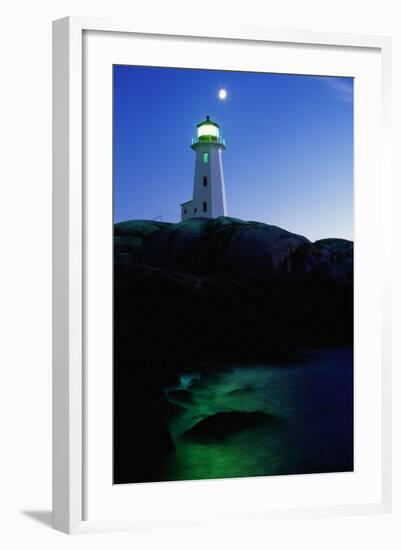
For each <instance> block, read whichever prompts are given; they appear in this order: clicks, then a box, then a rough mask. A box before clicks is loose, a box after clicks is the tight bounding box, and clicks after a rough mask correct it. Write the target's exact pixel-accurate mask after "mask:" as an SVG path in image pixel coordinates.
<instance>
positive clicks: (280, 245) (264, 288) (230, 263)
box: [114, 217, 353, 483]
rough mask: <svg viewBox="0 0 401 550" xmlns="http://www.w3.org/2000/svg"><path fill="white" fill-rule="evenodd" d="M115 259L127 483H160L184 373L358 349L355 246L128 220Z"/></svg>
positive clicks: (118, 450) (239, 228)
mask: <svg viewBox="0 0 401 550" xmlns="http://www.w3.org/2000/svg"><path fill="white" fill-rule="evenodd" d="M114 256H115V263H114V328H115V330H114V366H115V384H114V386H115V389H114V391H115V397H116V399H115V422H114V429H115V434H116V438H117V437H118V440H119V442H120V443H119V444H118V445H116V446H115V457H114V458H115V462H114V463H115V481H116V482H121V483H123V482H130V481H140V480H149V479H157V475H156V474H155V472H156V470H157V468H161V467H162V464H161V463H159V462H158V459H157V457H163V456H165V455H166V453H168V452H171V451H172V450H173V449H174V445H173V442H172V440H171V437H170V434H169V431H168V427H167V423H166V416H167V415H166V405H165V403H164V397H163V393H162V387H163V386H164V385H169V384H170V383H171V381H173V380H175V379H176V378H177V375H178V373H179V372H182V371H184V370H185V369H189V368H191V367H196V369H197V368H198V367H199V365H201V364H202V363H205V364H206V365H211V364H213V365H222V364H224V363H227V362H228V361H231V360H240V361H241V360H243V359H244V360H249V359H252V360H253V359H257V360H260V361H264V360H268V359H269V358H271V357H274V358H275V360H278V359H277V358H279V357H280V356H281V355H282V351H283V350H284V351H285V353H288V352H289V351H291V350H292V349H293V348H294V347H302V346H313V345H333V344H334V345H336V344H348V343H351V342H352V338H353V243H352V242H350V241H345V240H342V239H323V240H320V241H317V242H315V243H312V242H310V241H309V240H308V239H306V238H305V237H302V236H300V235H295V234H293V233H290V232H288V231H285V230H284V229H280V228H279V227H275V226H271V225H266V224H263V223H258V222H246V221H242V220H237V219H233V218H225V217H223V218H218V219H215V220H213V219H204V218H198V219H191V220H187V221H185V222H181V223H178V224H168V223H161V222H153V221H129V222H122V223H119V224H116V225H115V228H114ZM285 353H284V355H283V357H285ZM284 364H285V363H284ZM182 401H183V400H181V402H182ZM170 412H171V411H170ZM145 418H146V425H145V424H144V419H145ZM222 418H223V417H222ZM246 418H248V417H246ZM249 418H251V417H249ZM205 420H207V419H205ZM242 421H243V419H242V420H241V422H242ZM218 422H220V420H219V421H218ZM149 455H152V457H153V459H154V461H155V464H152V463H151V462H149V460H148V456H149ZM133 472H135V474H133ZM155 476H156V477H155Z"/></svg>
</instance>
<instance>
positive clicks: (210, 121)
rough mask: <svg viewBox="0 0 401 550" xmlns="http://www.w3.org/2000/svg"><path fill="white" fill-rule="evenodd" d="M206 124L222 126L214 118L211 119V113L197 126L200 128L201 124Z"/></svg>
mask: <svg viewBox="0 0 401 550" xmlns="http://www.w3.org/2000/svg"><path fill="white" fill-rule="evenodd" d="M206 124H208V125H212V126H216V128H220V126H219V125H218V124H217V122H214V120H211V119H210V116H209V115H207V116H206V118H205V120H202V122H199V124H197V125H196V127H197V128H199V127H200V126H204V125H206Z"/></svg>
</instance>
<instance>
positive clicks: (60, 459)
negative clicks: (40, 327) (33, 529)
mask: <svg viewBox="0 0 401 550" xmlns="http://www.w3.org/2000/svg"><path fill="white" fill-rule="evenodd" d="M389 49H390V45H389V41H388V39H386V38H381V37H355V36H332V35H325V34H316V33H289V32H273V31H266V32H263V33H258V32H256V31H232V32H230V31H227V32H221V31H220V32H215V31H214V30H210V31H207V30H206V31H205V30H201V31H200V30H199V29H192V30H188V29H179V28H176V29H173V28H171V29H158V28H155V29H142V28H140V26H132V27H131V26H130V25H127V24H121V23H110V22H105V21H98V20H93V19H87V18H66V19H63V20H60V21H56V22H55V23H54V62H53V69H54V80H53V81H54V174H53V180H54V264H53V269H54V328H53V332H54V367H53V373H54V389H53V396H54V397H53V403H54V411H53V415H54V430H53V435H54V479H53V487H54V494H53V500H54V526H55V527H56V528H57V529H61V530H63V531H66V532H82V531H88V530H96V529H115V528H139V527H143V526H149V525H177V524H182V525H184V524H188V523H189V524H191V523H196V522H202V521H205V520H207V521H208V520H210V519H211V518H213V519H216V520H219V519H225V520H234V519H255V518H260V519H268V518H269V517H276V516H285V517H292V516H300V515H308V514H309V515H311V514H322V513H324V514H350V513H367V512H380V511H381V512H383V511H386V510H388V509H389V506H390V399H389V395H390V357H389V346H388V342H387V332H388V323H389V311H387V310H386V304H387V303H388V293H389V290H388V287H387V285H386V280H385V276H384V273H385V269H384V267H385V266H386V262H388V261H389V260H388V257H389V251H388V250H387V249H386V248H383V242H384V241H385V239H384V238H383V235H384V234H385V231H386V224H387V223H388V221H387V215H386V213H387V211H388V209H389V204H390V198H389V187H390V181H389V161H388V147H387V141H386V140H387V139H388V130H387V129H388V127H387V124H388V119H389V104H388V101H389V67H388V64H389ZM372 250H374V251H375V260H374V261H373V260H372ZM384 396H385V399H384Z"/></svg>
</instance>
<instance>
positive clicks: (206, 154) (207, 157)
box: [203, 153, 209, 164]
mask: <svg viewBox="0 0 401 550" xmlns="http://www.w3.org/2000/svg"><path fill="white" fill-rule="evenodd" d="M203 162H204V163H205V164H207V163H208V162H209V153H203Z"/></svg>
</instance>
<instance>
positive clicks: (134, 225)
mask: <svg viewBox="0 0 401 550" xmlns="http://www.w3.org/2000/svg"><path fill="white" fill-rule="evenodd" d="M114 235H115V241H114V242H115V254H116V258H117V260H118V261H127V262H134V263H136V264H140V265H147V266H152V267H155V268H158V269H167V270H169V271H173V272H178V273H185V274H192V275H197V276H209V277H223V278H228V279H231V280H235V281H240V282H242V283H243V282H246V281H248V282H252V283H256V282H261V283H266V282H267V281H269V280H274V279H277V278H278V279H280V280H283V279H296V280H299V279H300V278H305V276H307V275H311V274H313V275H315V276H317V277H319V278H320V279H322V280H326V281H343V282H346V281H348V282H350V281H352V265H353V243H352V242H350V241H346V240H343V239H323V240H320V241H317V242H316V243H311V242H310V241H308V239H306V238H305V237H302V236H300V235H295V234H293V233H290V232H288V231H285V230H284V229H281V228H279V227H276V226H273V225H267V224H264V223H259V222H245V221H242V220H237V219H234V218H226V217H221V218H217V219H206V218H195V219H190V220H186V221H184V222H181V223H177V224H168V223H161V222H153V221H129V222H121V223H118V224H116V225H115V229H114Z"/></svg>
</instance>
